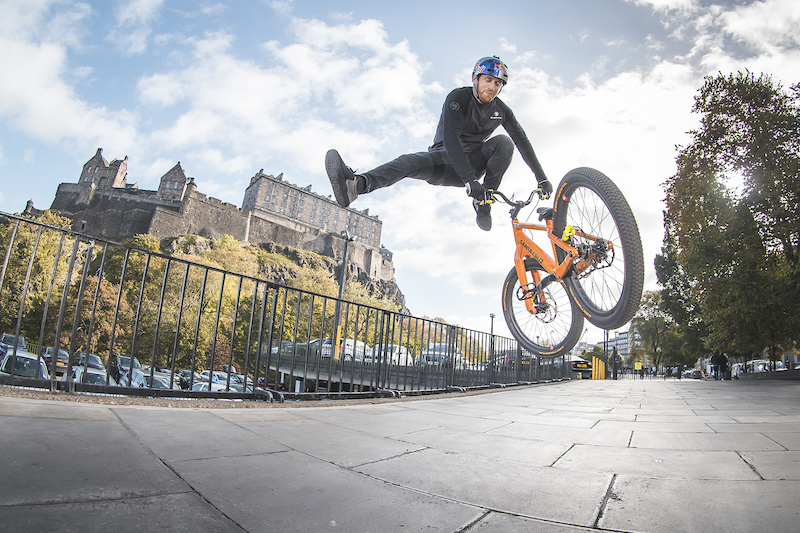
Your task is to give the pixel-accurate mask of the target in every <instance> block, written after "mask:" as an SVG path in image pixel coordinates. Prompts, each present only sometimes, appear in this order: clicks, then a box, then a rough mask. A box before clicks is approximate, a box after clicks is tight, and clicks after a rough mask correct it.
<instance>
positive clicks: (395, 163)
mask: <svg viewBox="0 0 800 533" xmlns="http://www.w3.org/2000/svg"><path fill="white" fill-rule="evenodd" d="M448 163H449V162H446V161H444V160H443V158H442V157H441V156H439V155H438V154H435V153H431V152H417V153H415V154H405V155H401V156H400V157H398V158H396V159H394V160H392V161H389V162H388V163H384V164H383V165H381V166H379V167H376V168H374V169H372V170H370V171H369V172H365V173H363V174H360V176H361V177H363V179H364V184H363V187H364V189H363V190H360V189H361V186H359V193H362V192H365V193H366V192H372V191H374V190H376V189H382V188H384V187H389V186H390V185H394V184H395V183H397V182H398V181H400V180H401V179H403V178H414V179H420V180H424V181H427V182H429V183H433V184H434V185H437V183H435V182H436V181H437V179H439V178H440V177H441V175H443V174H444V173H445V172H446V171H447V167H448V166H450V168H451V169H452V165H449V164H448ZM459 182H460V180H459Z"/></svg>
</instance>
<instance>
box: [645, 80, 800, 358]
mask: <svg viewBox="0 0 800 533" xmlns="http://www.w3.org/2000/svg"><path fill="white" fill-rule="evenodd" d="M692 110H693V112H695V113H698V114H700V116H701V117H700V126H699V127H698V128H697V129H695V130H693V131H691V132H690V134H691V143H689V144H688V145H687V146H685V147H681V148H680V149H679V154H678V158H677V172H676V174H675V175H674V176H672V177H671V178H669V179H668V180H667V182H666V183H665V190H666V203H667V215H666V219H667V224H666V229H667V236H666V237H665V246H668V247H669V251H670V254H674V255H673V256H669V257H668V256H667V255H664V254H662V256H661V258H662V259H663V260H664V263H663V264H662V267H663V268H662V272H664V273H666V272H668V271H669V270H670V269H672V274H673V275H672V276H669V275H666V276H663V277H661V276H660V279H659V280H660V281H661V282H662V286H664V287H665V289H667V292H666V293H665V296H666V300H667V301H668V302H669V300H670V299H674V298H676V297H678V296H679V295H681V294H684V295H688V296H689V298H688V299H687V300H686V301H687V302H689V303H690V304H691V305H692V314H694V313H697V314H698V315H699V320H700V321H701V322H702V324H703V326H704V327H703V330H702V341H703V343H704V345H705V348H706V349H707V350H719V351H724V352H728V353H753V352H757V351H760V350H761V349H763V348H764V347H767V348H770V349H771V350H772V351H773V354H774V353H776V351H777V350H779V349H780V348H784V349H785V348H788V347H789V346H791V345H792V343H793V342H794V341H796V335H797V331H799V330H800V328H799V327H798V325H800V323H799V320H800V261H799V259H800V258H798V246H799V245H800V202H798V200H800V86H798V85H795V86H793V87H791V88H790V90H789V91H786V90H784V89H783V87H781V85H780V84H778V83H776V82H774V81H773V80H772V78H771V77H769V76H766V75H761V76H759V77H756V76H754V75H753V74H752V73H749V72H744V73H742V72H739V73H737V74H730V75H727V76H726V75H722V74H720V75H718V76H715V77H707V78H706V80H705V83H704V85H703V87H702V88H701V89H700V91H699V93H698V95H697V96H696V97H695V104H694V106H693V109H692ZM670 261H674V265H670V264H668V263H669V262H670ZM677 272H680V274H681V275H682V276H683V281H682V284H683V285H682V286H680V287H679V286H677V284H676V283H674V281H675V280H677V279H678V278H677V276H676V273H677ZM667 280H672V283H671V284H670V283H667V284H666V285H664V284H663V283H664V282H665V281H667ZM670 309H672V311H674V310H675V309H676V307H675V306H674V305H672V306H670ZM677 322H678V323H679V325H681V326H683V327H684V328H685V326H686V325H687V324H688V323H689V318H688V317H687V316H685V315H684V316H681V315H680V313H678V314H677ZM684 331H688V330H687V329H684Z"/></svg>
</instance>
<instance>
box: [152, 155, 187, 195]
mask: <svg viewBox="0 0 800 533" xmlns="http://www.w3.org/2000/svg"><path fill="white" fill-rule="evenodd" d="M190 179H191V178H187V177H186V173H185V172H184V171H183V168H182V167H181V162H180V161H178V164H177V165H175V166H174V167H172V169H170V171H169V172H167V173H166V174H164V175H163V176H161V183H160V184H159V185H158V197H159V198H162V199H164V200H174V201H178V202H179V201H181V200H183V196H184V194H185V193H186V185H187V183H189V180H190ZM192 182H194V180H192Z"/></svg>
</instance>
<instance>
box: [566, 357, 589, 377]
mask: <svg viewBox="0 0 800 533" xmlns="http://www.w3.org/2000/svg"><path fill="white" fill-rule="evenodd" d="M570 365H571V367H572V371H573V372H580V373H581V375H585V374H588V375H591V374H592V362H591V361H587V360H586V359H581V358H580V357H573V358H572V360H571V361H570Z"/></svg>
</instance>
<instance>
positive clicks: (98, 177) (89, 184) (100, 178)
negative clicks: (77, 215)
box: [78, 148, 128, 204]
mask: <svg viewBox="0 0 800 533" xmlns="http://www.w3.org/2000/svg"><path fill="white" fill-rule="evenodd" d="M127 177H128V156H125V159H123V160H119V159H115V160H113V161H112V162H111V163H109V162H108V161H106V158H105V157H103V149H102V148H98V149H97V152H96V153H95V154H94V157H92V158H91V159H89V160H88V161H87V162H86V163H85V164H84V165H83V170H82V171H81V175H80V178H78V184H79V185H81V186H82V187H83V189H82V190H81V193H80V195H79V198H78V203H84V204H88V203H89V202H91V200H92V197H93V196H94V191H96V190H102V189H113V188H125V186H126V184H127Z"/></svg>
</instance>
